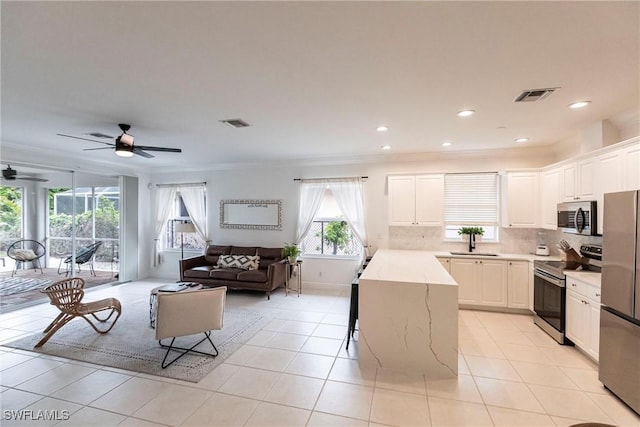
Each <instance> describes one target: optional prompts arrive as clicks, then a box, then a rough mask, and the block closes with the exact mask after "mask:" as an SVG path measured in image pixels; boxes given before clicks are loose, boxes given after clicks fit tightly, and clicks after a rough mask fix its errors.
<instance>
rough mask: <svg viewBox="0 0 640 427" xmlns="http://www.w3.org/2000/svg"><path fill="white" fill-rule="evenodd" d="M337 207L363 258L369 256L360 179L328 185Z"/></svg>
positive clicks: (333, 181) (346, 179) (350, 179)
mask: <svg viewBox="0 0 640 427" xmlns="http://www.w3.org/2000/svg"><path fill="white" fill-rule="evenodd" d="M329 185H330V187H331V192H332V193H333V197H334V198H335V199H336V203H337V204H338V207H339V208H340V210H341V211H342V213H343V214H344V216H345V219H346V220H347V222H348V223H349V225H350V226H351V230H353V234H355V236H356V238H357V239H358V240H359V241H360V243H361V244H362V247H363V248H364V256H368V255H369V242H368V240H367V228H366V223H365V213H364V189H363V185H362V179H361V178H345V179H339V180H332V181H331V183H330V184H329Z"/></svg>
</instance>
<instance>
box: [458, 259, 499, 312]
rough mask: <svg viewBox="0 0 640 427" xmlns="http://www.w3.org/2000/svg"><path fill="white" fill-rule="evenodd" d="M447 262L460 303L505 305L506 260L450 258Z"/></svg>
mask: <svg viewBox="0 0 640 427" xmlns="http://www.w3.org/2000/svg"><path fill="white" fill-rule="evenodd" d="M449 264H450V274H451V277H453V278H454V280H455V281H456V282H458V302H459V303H460V304H473V305H488V306H494V307H506V306H507V263H506V261H494V260H487V259H477V258H463V259H460V258H451V261H450V263H449Z"/></svg>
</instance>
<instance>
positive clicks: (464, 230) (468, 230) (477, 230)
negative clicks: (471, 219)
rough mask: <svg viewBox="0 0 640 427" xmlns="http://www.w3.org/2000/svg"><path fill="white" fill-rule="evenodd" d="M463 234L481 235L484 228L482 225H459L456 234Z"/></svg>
mask: <svg viewBox="0 0 640 427" xmlns="http://www.w3.org/2000/svg"><path fill="white" fill-rule="evenodd" d="M465 234H475V235H477V236H478V235H479V236H482V235H483V234H484V229H483V228H482V227H460V229H458V235H460V236H463V235H465Z"/></svg>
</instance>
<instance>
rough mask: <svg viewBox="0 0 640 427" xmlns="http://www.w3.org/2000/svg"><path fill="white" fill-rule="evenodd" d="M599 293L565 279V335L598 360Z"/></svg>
mask: <svg viewBox="0 0 640 427" xmlns="http://www.w3.org/2000/svg"><path fill="white" fill-rule="evenodd" d="M599 297H600V291H599V290H598V289H597V288H596V287H595V286H593V285H590V284H588V283H585V282H581V281H579V280H576V279H573V278H567V303H566V335H567V338H569V339H570V340H571V341H573V343H574V344H575V345H576V346H577V347H580V348H581V349H582V350H583V351H584V352H586V353H587V354H588V355H589V356H591V357H593V358H594V359H595V360H596V361H597V360H598V353H599V345H600V301H599V300H598V299H599Z"/></svg>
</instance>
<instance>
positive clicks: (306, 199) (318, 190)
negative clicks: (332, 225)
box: [296, 182, 327, 244]
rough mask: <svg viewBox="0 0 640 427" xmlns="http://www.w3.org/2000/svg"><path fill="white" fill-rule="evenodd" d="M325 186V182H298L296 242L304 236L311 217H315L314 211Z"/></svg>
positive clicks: (318, 204)
mask: <svg viewBox="0 0 640 427" xmlns="http://www.w3.org/2000/svg"><path fill="white" fill-rule="evenodd" d="M326 188H327V183H326V182H302V183H301V184H300V201H299V203H300V204H299V208H298V229H297V230H296V243H297V244H299V243H300V242H301V241H302V239H303V238H304V236H305V235H306V234H307V233H308V232H309V229H310V228H311V223H312V222H313V218H315V216H316V213H317V212H318V209H320V205H321V204H322V199H323V198H324V191H325V189H326Z"/></svg>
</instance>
